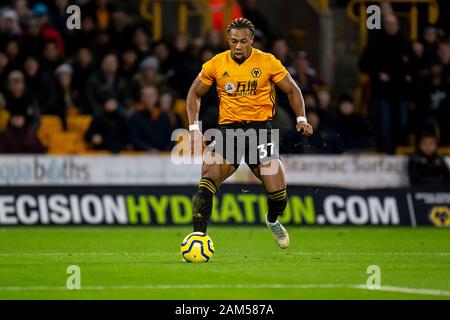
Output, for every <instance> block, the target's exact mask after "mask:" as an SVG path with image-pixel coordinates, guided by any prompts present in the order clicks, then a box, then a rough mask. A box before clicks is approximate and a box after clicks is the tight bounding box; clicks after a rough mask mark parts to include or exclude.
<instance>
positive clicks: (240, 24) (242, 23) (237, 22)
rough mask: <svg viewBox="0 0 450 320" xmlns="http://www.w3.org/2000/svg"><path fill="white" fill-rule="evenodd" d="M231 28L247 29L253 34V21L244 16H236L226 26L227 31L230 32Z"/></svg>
mask: <svg viewBox="0 0 450 320" xmlns="http://www.w3.org/2000/svg"><path fill="white" fill-rule="evenodd" d="M231 29H249V30H250V31H251V32H252V34H253V35H254V34H255V26H254V25H253V23H252V22H251V21H250V20H248V19H245V18H236V19H234V20H233V21H231V23H230V24H229V25H228V27H227V32H230V30H231Z"/></svg>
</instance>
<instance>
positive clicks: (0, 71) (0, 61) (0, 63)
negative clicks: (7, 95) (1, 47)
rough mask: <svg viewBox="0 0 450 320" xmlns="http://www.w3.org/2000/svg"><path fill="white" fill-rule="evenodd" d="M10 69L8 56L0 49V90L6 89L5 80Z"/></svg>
mask: <svg viewBox="0 0 450 320" xmlns="http://www.w3.org/2000/svg"><path fill="white" fill-rule="evenodd" d="M10 70H11V67H10V66H9V60H8V57H7V56H6V54H4V53H3V52H1V51H0V92H3V91H4V90H5V89H6V82H7V79H8V74H9V72H10Z"/></svg>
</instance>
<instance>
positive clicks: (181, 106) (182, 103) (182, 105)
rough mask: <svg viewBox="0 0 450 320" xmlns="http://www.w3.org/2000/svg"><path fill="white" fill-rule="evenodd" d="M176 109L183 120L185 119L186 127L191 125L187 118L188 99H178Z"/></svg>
mask: <svg viewBox="0 0 450 320" xmlns="http://www.w3.org/2000/svg"><path fill="white" fill-rule="evenodd" d="M174 110H175V112H176V113H177V114H178V115H179V116H180V118H181V120H182V121H183V125H184V127H185V128H187V127H188V126H189V120H188V118H187V113H186V100H184V99H177V100H176V101H175V107H174Z"/></svg>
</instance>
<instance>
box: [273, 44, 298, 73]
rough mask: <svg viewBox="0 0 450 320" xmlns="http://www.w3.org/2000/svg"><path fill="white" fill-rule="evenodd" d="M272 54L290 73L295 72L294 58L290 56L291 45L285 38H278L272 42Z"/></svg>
mask: <svg viewBox="0 0 450 320" xmlns="http://www.w3.org/2000/svg"><path fill="white" fill-rule="evenodd" d="M270 51H271V52H272V54H273V55H274V56H275V57H276V58H277V59H278V60H280V61H281V64H282V65H283V66H285V67H286V68H287V69H288V71H289V72H290V73H292V72H293V68H292V57H291V56H290V50H289V45H288V43H287V41H286V39H284V38H276V39H275V40H273V41H272V46H271V50H270Z"/></svg>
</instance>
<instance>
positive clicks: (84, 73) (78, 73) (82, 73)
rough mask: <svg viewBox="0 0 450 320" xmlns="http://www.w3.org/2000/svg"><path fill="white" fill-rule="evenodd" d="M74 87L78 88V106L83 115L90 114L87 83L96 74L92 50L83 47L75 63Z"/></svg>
mask: <svg viewBox="0 0 450 320" xmlns="http://www.w3.org/2000/svg"><path fill="white" fill-rule="evenodd" d="M72 67H73V86H74V88H77V91H78V96H77V98H76V102H75V104H76V106H77V107H78V108H79V109H80V112H81V113H83V114H88V113H89V101H88V98H87V83H88V80H89V78H90V77H91V76H92V75H93V74H94V73H95V65H94V58H93V56H92V52H91V50H89V49H88V48H85V47H81V48H80V49H79V50H78V52H77V54H76V57H75V61H74V62H73V65H72Z"/></svg>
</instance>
